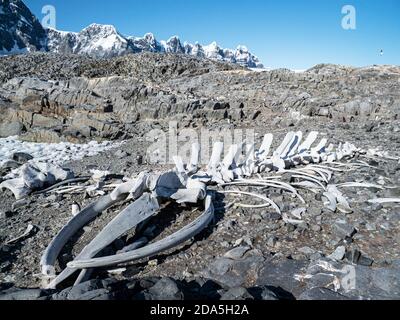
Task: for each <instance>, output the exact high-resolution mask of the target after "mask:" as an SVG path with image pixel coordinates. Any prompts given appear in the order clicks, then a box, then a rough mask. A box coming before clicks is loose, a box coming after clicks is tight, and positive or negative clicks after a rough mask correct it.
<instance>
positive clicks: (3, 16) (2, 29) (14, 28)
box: [0, 0, 46, 55]
mask: <svg viewBox="0 0 400 320" xmlns="http://www.w3.org/2000/svg"><path fill="white" fill-rule="evenodd" d="M45 45H46V32H45V30H44V29H43V28H42V25H41V24H40V22H39V21H38V20H37V18H36V17H35V16H34V15H33V14H32V13H31V11H30V10H29V9H28V7H26V6H25V4H24V3H23V2H22V1H21V0H0V55H4V54H13V53H24V52H29V51H38V50H45V48H46V46H45Z"/></svg>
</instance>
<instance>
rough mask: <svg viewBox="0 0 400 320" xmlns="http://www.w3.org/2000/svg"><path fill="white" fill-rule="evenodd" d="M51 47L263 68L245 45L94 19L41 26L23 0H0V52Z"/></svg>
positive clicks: (59, 50) (103, 55)
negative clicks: (162, 37)
mask: <svg viewBox="0 0 400 320" xmlns="http://www.w3.org/2000/svg"><path fill="white" fill-rule="evenodd" d="M30 51H50V52H55V53H67V54H69V53H73V54H84V55H89V56H94V57H98V58H111V57H115V56H122V55H125V54H129V53H138V52H143V51H145V52H158V53H175V54H187V55H191V56H195V57H198V58H208V59H213V60H218V61H227V62H231V63H237V64H240V65H242V66H245V67H249V68H262V67H263V65H262V63H261V62H260V61H259V59H258V58H257V57H256V56H254V55H253V54H251V53H250V52H249V51H248V50H247V48H246V47H244V46H239V47H238V48H237V49H236V50H230V49H223V48H221V47H219V46H218V44H217V43H216V42H213V43H211V44H210V45H207V46H202V45H201V44H199V43H195V44H190V43H187V42H184V43H183V44H182V42H181V41H180V39H179V37H178V36H173V37H171V38H169V39H168V40H167V41H157V40H156V38H155V37H154V35H153V34H152V33H147V34H145V35H144V37H125V36H123V35H121V34H120V33H119V32H118V31H117V30H116V28H115V27H114V26H112V25H101V24H96V23H93V24H91V25H90V26H88V27H87V28H85V29H83V30H82V31H80V32H66V31H59V30H55V29H44V28H43V27H42V25H41V24H40V23H39V21H38V20H37V18H36V17H35V16H34V15H33V14H32V13H31V11H30V10H29V9H28V8H27V7H26V6H25V4H24V3H23V2H22V0H0V55H9V54H17V53H26V52H30Z"/></svg>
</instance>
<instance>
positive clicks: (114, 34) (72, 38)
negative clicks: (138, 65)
mask: <svg viewBox="0 0 400 320" xmlns="http://www.w3.org/2000/svg"><path fill="white" fill-rule="evenodd" d="M47 38H48V41H47V47H48V49H49V51H51V52H58V53H76V54H87V55H90V56H96V57H100V58H109V57H114V56H120V55H124V54H127V53H132V50H131V47H130V43H129V40H128V39H126V38H125V37H123V36H122V35H120V34H119V33H118V31H117V30H116V29H115V28H114V27H113V26H111V25H99V24H96V23H93V24H91V25H90V26H88V27H87V28H85V29H83V30H82V31H81V32H79V33H75V32H65V31H58V30H54V29H48V31H47Z"/></svg>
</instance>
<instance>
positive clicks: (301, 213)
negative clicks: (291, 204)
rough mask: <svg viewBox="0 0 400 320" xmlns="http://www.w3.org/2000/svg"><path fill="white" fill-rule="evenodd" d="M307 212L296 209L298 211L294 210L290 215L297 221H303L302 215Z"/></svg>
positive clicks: (303, 209)
mask: <svg viewBox="0 0 400 320" xmlns="http://www.w3.org/2000/svg"><path fill="white" fill-rule="evenodd" d="M306 211H307V209H306V208H296V209H293V210H292V211H290V214H291V215H292V216H293V217H295V218H296V219H298V220H301V219H302V215H303V214H304V213H306Z"/></svg>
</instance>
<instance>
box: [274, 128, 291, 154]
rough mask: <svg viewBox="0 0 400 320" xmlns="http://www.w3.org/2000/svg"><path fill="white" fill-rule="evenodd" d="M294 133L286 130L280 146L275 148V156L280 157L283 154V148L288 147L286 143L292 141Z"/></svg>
mask: <svg viewBox="0 0 400 320" xmlns="http://www.w3.org/2000/svg"><path fill="white" fill-rule="evenodd" d="M294 135H295V133H294V132H293V131H291V132H288V133H287V134H286V136H285V138H284V139H283V141H282V143H281V144H280V146H279V147H278V148H277V149H276V150H275V152H274V156H277V157H282V156H283V153H284V152H285V149H286V148H287V147H288V145H289V144H290V142H291V141H292V139H293V137H294Z"/></svg>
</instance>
